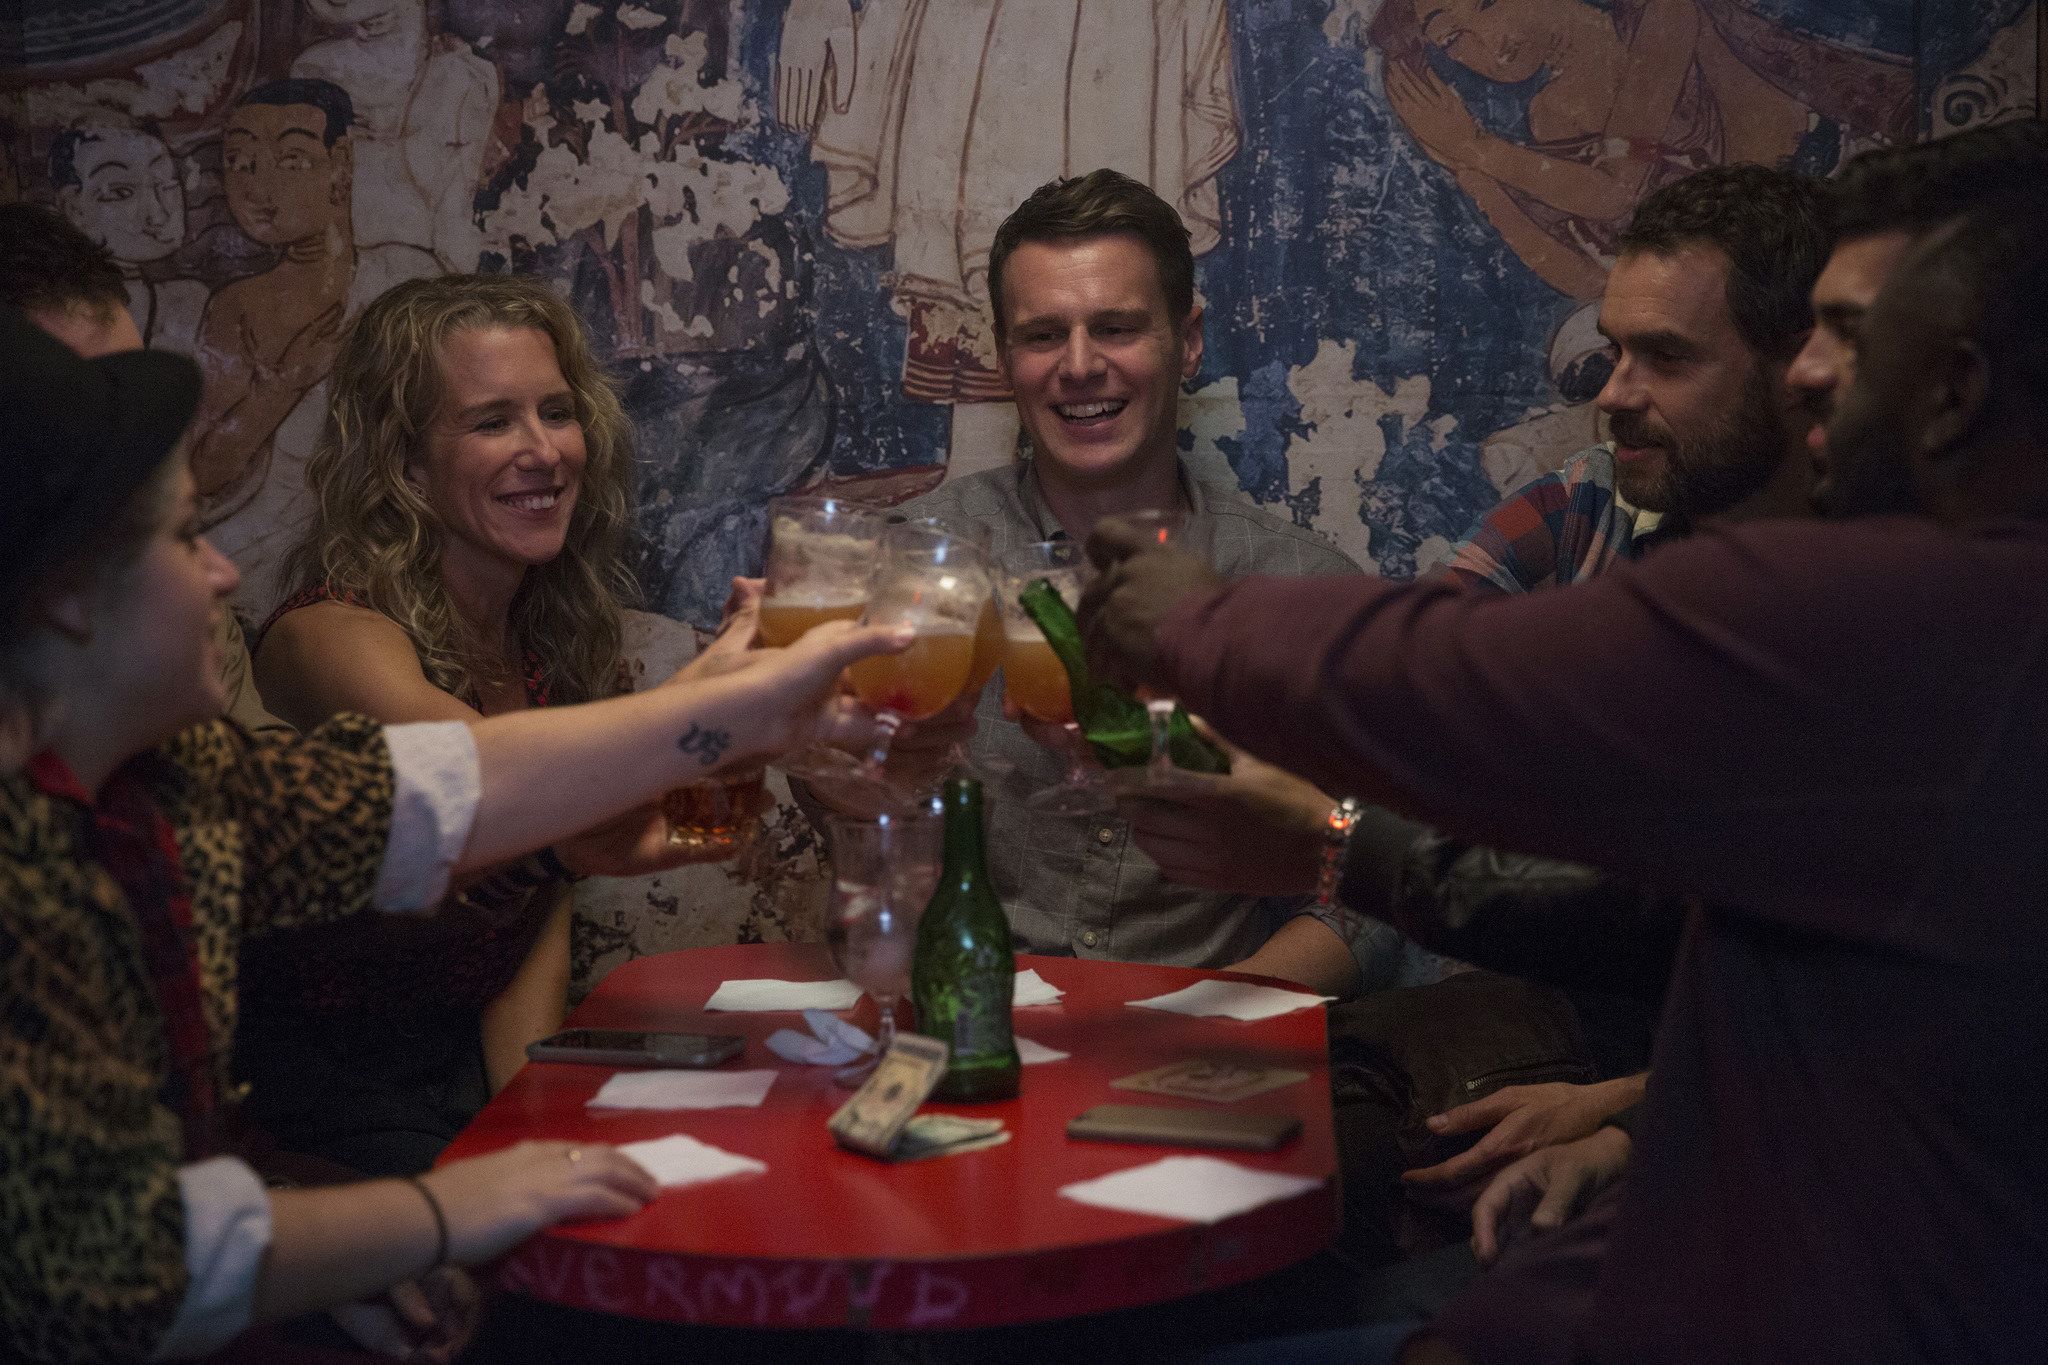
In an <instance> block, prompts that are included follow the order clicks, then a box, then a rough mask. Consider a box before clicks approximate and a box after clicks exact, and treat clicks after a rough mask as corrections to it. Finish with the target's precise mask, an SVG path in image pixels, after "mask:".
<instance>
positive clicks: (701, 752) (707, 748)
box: [676, 720, 732, 768]
mask: <svg viewBox="0 0 2048 1365" xmlns="http://www.w3.org/2000/svg"><path fill="white" fill-rule="evenodd" d="M676 747H677V748H678V749H681V750H682V751H683V752H684V753H686V754H695V755H696V756H697V761H698V762H699V763H701V764H703V765H704V766H705V767H707V768H709V767H711V766H712V765H714V764H715V763H717V762H718V760H719V759H721V758H723V757H725V751H726V750H727V749H730V748H731V747H732V731H730V730H705V729H702V728H700V727H699V726H698V724H697V722H696V721H694V720H693V721H691V722H690V728H689V729H687V730H685V731H683V733H682V735H681V737H680V738H678V739H677V740H676Z"/></svg>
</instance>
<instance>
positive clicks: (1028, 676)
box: [996, 540, 1116, 815]
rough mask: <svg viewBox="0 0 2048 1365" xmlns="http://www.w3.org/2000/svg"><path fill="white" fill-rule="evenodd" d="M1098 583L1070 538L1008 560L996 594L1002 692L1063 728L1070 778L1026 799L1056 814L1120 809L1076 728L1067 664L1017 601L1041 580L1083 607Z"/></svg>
mask: <svg viewBox="0 0 2048 1365" xmlns="http://www.w3.org/2000/svg"><path fill="white" fill-rule="evenodd" d="M1091 577H1093V574H1092V573H1091V571H1090V569H1089V565H1088V556H1087V555H1086V554H1085V553H1083V552H1082V549H1081V547H1080V545H1078V544H1076V543H1075V542H1074V541H1071V540H1041V541H1036V542H1034V543H1032V544H1030V545H1020V546H1018V547H1017V548H1015V549H1013V550H1011V551H1009V552H1008V553H1006V554H1005V555H1004V556H1003V562H1002V567H1001V569H1000V570H999V571H998V573H997V582H998V583H999V584H1000V585H1001V589H1000V591H999V592H998V593H997V594H996V597H997V601H998V605H999V609H1000V612H1001V615H1002V620H1003V687H1004V689H1005V690H1006V691H1007V692H1008V693H1009V697H1010V700H1011V701H1013V702H1015V703H1016V704H1017V707H1018V709H1019V710H1021V711H1022V712H1023V713H1024V714H1025V715H1027V716H1030V717H1031V718H1032V719H1033V720H1037V721H1043V722H1045V723H1046V724H1048V725H1058V726H1061V727H1063V731H1062V733H1063V735H1064V737H1065V742H1064V743H1063V744H1062V745H1061V753H1062V754H1063V755H1064V757H1065V758H1066V760H1067V774H1066V777H1065V778H1064V779H1063V780H1062V781H1060V782H1058V783H1055V784H1054V785H1052V786H1050V787H1046V788H1044V789H1043V790H1041V791H1035V792H1033V793H1031V795H1030V796H1028V797H1026V798H1024V804H1025V805H1026V806H1029V807H1030V808H1031V809H1032V810H1037V811H1044V812H1046V813H1047V814H1049V815H1099V814H1101V813H1102V812H1104V811H1107V810H1111V809H1113V808H1114V807H1115V805H1116V803H1115V802H1114V801H1112V800H1111V799H1110V796H1109V788H1108V786H1107V785H1106V784H1105V782H1104V781H1103V775H1102V770H1101V769H1100V768H1098V767H1096V766H1094V765H1093V764H1090V763H1089V762H1087V761H1086V758H1085V755H1086V754H1087V753H1088V742H1087V740H1086V739H1084V738H1083V737H1082V735H1081V727H1080V726H1078V725H1076V724H1075V723H1074V690H1073V686H1072V684H1071V683H1070V682H1069V681H1068V679H1067V669H1066V665H1064V664H1062V663H1061V662H1060V659H1059V655H1057V654H1055V653H1053V648H1052V646H1051V645H1050V644H1047V643H1046V639H1045V632H1044V631H1041V630H1040V629H1039V628H1038V623H1037V622H1035V621H1033V620H1032V619H1031V615H1030V613H1028V612H1026V611H1025V610H1024V605H1023V603H1022V602H1020V601H1019V600H1018V598H1019V597H1020V596H1021V595H1022V594H1023V592H1024V589H1025V588H1026V587H1027V586H1029V585H1030V584H1031V583H1032V582H1033V581H1034V580H1035V579H1040V578H1043V579H1045V580H1046V581H1047V582H1049V583H1051V584H1052V586H1053V590H1054V591H1056V592H1058V593H1059V595H1060V596H1061V597H1062V598H1063V599H1065V601H1066V604H1067V605H1068V606H1069V607H1073V606H1077V605H1078V604H1079V603H1080V600H1081V590H1082V589H1083V588H1084V587H1086V586H1087V584H1088V580H1089V579H1090V578H1091Z"/></svg>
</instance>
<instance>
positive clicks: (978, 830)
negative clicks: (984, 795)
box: [939, 778, 988, 886]
mask: <svg viewBox="0 0 2048 1365" xmlns="http://www.w3.org/2000/svg"><path fill="white" fill-rule="evenodd" d="M984 838H985V836H984V834H983V828H982V818H981V783H979V782H976V781H975V780H973V779H972V778H955V779H953V780H952V781H949V782H948V783H947V784H946V829H945V842H946V853H945V863H944V865H943V867H942V868H941V870H940V873H939V877H940V880H942V881H943V882H944V883H945V884H946V885H948V886H958V885H960V884H962V883H965V882H969V881H972V882H975V883H984V884H985V882H986V880H987V877H988V870H987V863H986V852H985V849H984Z"/></svg>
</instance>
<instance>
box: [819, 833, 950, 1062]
mask: <svg viewBox="0 0 2048 1365" xmlns="http://www.w3.org/2000/svg"><path fill="white" fill-rule="evenodd" d="M825 826H826V834H825V837H826V839H827V841H828V843H829V847H830V850H831V863H832V897H831V901H830V903H829V905H828V907H827V911H826V915H827V918H826V923H825V941H826V943H827V944H828V945H829V946H830V947H831V950H832V961H833V962H834V963H835V964H837V966H838V968H839V971H840V973H841V974H842V975H843V976H845V978H846V979H847V980H848V981H851V982H852V983H853V984H854V985H856V986H859V987H860V988H861V989H862V990H864V991H866V992H867V993H868V994H869V995H871V996H873V997H874V1000H875V1009H876V1011H877V1018H876V1024H875V1044H876V1046H875V1055H874V1057H873V1058H871V1059H869V1060H867V1061H865V1062H856V1063H854V1064H853V1065H851V1066H848V1067H845V1068H843V1069H842V1070H840V1071H838V1072H836V1073H835V1074H834V1076H833V1079H834V1080H836V1081H837V1082H838V1083H839V1084H841V1085H845V1086H854V1085H859V1084H860V1083H861V1082H862V1081H863V1080H865V1079H867V1075H868V1073H869V1072H870V1071H872V1070H874V1068H875V1063H876V1062H877V1061H879V1060H880V1059H881V1056H882V1054H883V1053H885V1052H887V1051H888V1050H889V1045H890V1044H891V1043H892V1042H894V1041H895V1039H896V1002H897V1001H899V1000H901V999H902V998H903V997H904V996H906V995H908V994H909V993H910V963H911V958H912V956H913V954H914V951H915V949H916V945H917V922H918V918H919V917H920V916H921V915H923V913H924V907H925V903H926V902H927V901H929V900H930V899H931V896H932V890H933V888H934V887H936V886H937V885H938V882H939V865H940V862H941V852H942V843H941V838H942V832H943V828H944V821H943V820H942V819H941V817H940V815H939V813H938V809H937V807H936V805H935V804H933V803H931V802H927V803H925V804H924V805H923V806H922V807H919V808H916V809H913V810H909V811H902V812H888V813H884V814H883V815H882V816H881V817H879V818H878V819H874V820H855V819H852V818H850V817H847V816H843V815H832V816H827V817H826V821H825Z"/></svg>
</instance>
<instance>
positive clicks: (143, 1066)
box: [0, 848, 187, 1361]
mask: <svg viewBox="0 0 2048 1365" xmlns="http://www.w3.org/2000/svg"><path fill="white" fill-rule="evenodd" d="M38 852H39V851H38V850H30V851H29V854H28V856H27V857H21V856H18V854H19V853H20V850H17V849H12V848H10V849H6V850H0V854H4V856H0V961H4V962H5V963H6V964H7V969H6V972H5V973H4V977H0V1227H4V1228H5V1229H6V1230H7V1231H6V1235H5V1236H4V1237H0V1359H7V1360H24V1359H26V1360H37V1361H87V1360H94V1361H101V1360H142V1359H146V1358H147V1357H148V1356H149V1355H150V1354H151V1352H152V1351H153V1350H154V1349H155V1347H156V1345H157V1343H159V1342H160V1341H161V1340H163V1338H164V1336H165V1334H166V1333H167V1332H168V1331H169V1330H170V1327H171V1324H172V1322H173V1321H174V1320H175V1319H176V1317H177V1314H178V1309H179V1305H180V1304H181V1302H182V1301H183V1299H184V1295H185V1288H186V1282H187V1276H186V1270H185V1245H184V1235H185V1212H184V1205H183V1202H182V1200H181V1198H180V1195H179V1189H178V1183H177V1163H178V1159H179V1149H180V1142H181V1135H180V1131H179V1127H178V1122H177V1120H176V1119H175V1118H174V1117H173V1116H172V1115H171V1113H170V1112H169V1111H168V1110H166V1109H165V1108H163V1107H162V1106H161V1105H160V1104H158V1103H157V1083H158V1080H159V1072H158V1068H157V1067H153V1066H152V1065H151V1064H150V1062H151V1060H152V1059H153V1060H154V1061H155V1062H157V1063H159V1064H160V1063H161V1062H162V1060H163V1059H162V1057H161V1055H160V1054H161V1051H162V1046H161V1035H160V1034H159V1033H158V1032H157V1031H156V1030H155V1029H154V1027H153V1025H154V1016H153V1014H151V1013H150V1011H149V1010H148V1009H147V1006H146V1003H145V1002H146V1001H147V1000H148V999H149V994H148V991H149V985H148V980H147V978H146V976H139V975H138V972H137V970H136V964H139V962H140V960H141V949H140V945H139V944H138V943H136V942H134V941H133V940H134V938H135V930H134V923H133V920H132V918H130V917H129V916H128V915H127V913H126V909H125V902H124V901H123V900H122V898H121V896H120V892H119V890H118V889H117V888H115V887H114V885H113V883H112V881H111V879H110V878H108V877H106V875H105V874H104V873H103V872H98V871H97V869H94V868H92V867H90V866H88V865H83V864H81V863H80V862H78V861H77V860H75V859H73V858H70V857H68V856H64V855H63V852H62V851H61V850H49V849H43V850H40V852H41V853H51V852H55V853H57V855H58V856H54V857H44V856H37V855H38ZM152 1041H154V1043H155V1053H154V1054H152V1053H151V1051H150V1044H151V1042H152Z"/></svg>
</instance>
